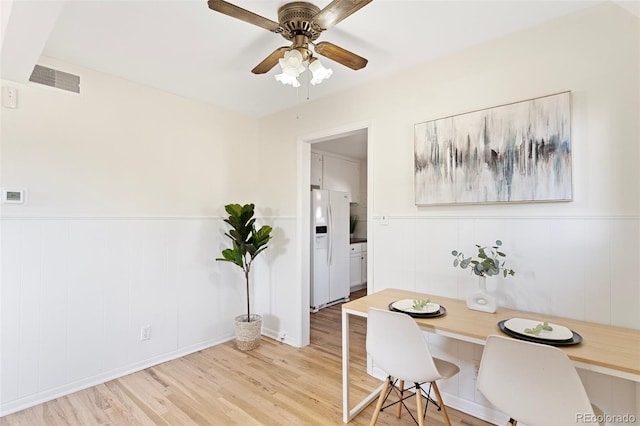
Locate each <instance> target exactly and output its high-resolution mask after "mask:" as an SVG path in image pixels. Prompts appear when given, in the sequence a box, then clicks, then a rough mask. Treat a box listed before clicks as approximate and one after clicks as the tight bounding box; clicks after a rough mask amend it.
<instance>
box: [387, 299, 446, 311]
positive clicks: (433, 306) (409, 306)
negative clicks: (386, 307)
mask: <svg viewBox="0 0 640 426" xmlns="http://www.w3.org/2000/svg"><path fill="white" fill-rule="evenodd" d="M391 306H393V308H394V309H397V310H399V311H402V312H410V313H412V314H433V313H436V312H438V311H439V310H440V305H438V304H437V303H431V302H429V303H427V305H426V306H425V307H424V308H422V309H415V308H414V307H413V299H402V300H398V301H397V302H393V303H392V304H391Z"/></svg>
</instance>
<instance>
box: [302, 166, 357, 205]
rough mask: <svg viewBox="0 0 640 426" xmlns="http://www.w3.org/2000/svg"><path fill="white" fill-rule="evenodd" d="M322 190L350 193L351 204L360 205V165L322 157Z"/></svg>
mask: <svg viewBox="0 0 640 426" xmlns="http://www.w3.org/2000/svg"><path fill="white" fill-rule="evenodd" d="M312 185H313V183H312ZM322 189H330V190H333V191H344V192H348V193H349V202H350V203H359V202H360V163H359V162H357V161H353V160H347V159H345V158H339V157H334V156H332V155H327V154H324V155H323V156H322Z"/></svg>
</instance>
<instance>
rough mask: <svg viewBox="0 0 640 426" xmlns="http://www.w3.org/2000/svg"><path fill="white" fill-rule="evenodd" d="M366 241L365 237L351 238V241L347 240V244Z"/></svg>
mask: <svg viewBox="0 0 640 426" xmlns="http://www.w3.org/2000/svg"><path fill="white" fill-rule="evenodd" d="M366 242H367V239H366V238H351V241H350V242H349V244H356V243H366Z"/></svg>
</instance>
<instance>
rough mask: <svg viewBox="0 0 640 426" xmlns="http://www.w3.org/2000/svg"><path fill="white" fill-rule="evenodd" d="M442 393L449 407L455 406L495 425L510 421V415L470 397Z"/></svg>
mask: <svg viewBox="0 0 640 426" xmlns="http://www.w3.org/2000/svg"><path fill="white" fill-rule="evenodd" d="M441 393H442V398H443V399H444V401H445V404H446V406H447V407H451V408H454V409H456V410H458V411H462V412H463V413H466V414H469V415H472V416H473V417H477V418H478V419H481V420H484V421H486V422H489V423H493V424H495V425H504V424H507V422H508V421H509V417H508V416H506V415H504V414H503V413H501V412H500V411H497V410H496V409H494V408H491V407H487V406H484V405H481V404H478V403H476V402H473V401H469V400H468V399H464V398H460V397H459V396H456V395H452V394H450V393H447V392H441Z"/></svg>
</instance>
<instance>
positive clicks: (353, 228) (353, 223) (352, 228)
mask: <svg viewBox="0 0 640 426" xmlns="http://www.w3.org/2000/svg"><path fill="white" fill-rule="evenodd" d="M357 224H358V216H356V215H351V216H349V233H350V234H353V233H354V232H356V225H357Z"/></svg>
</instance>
